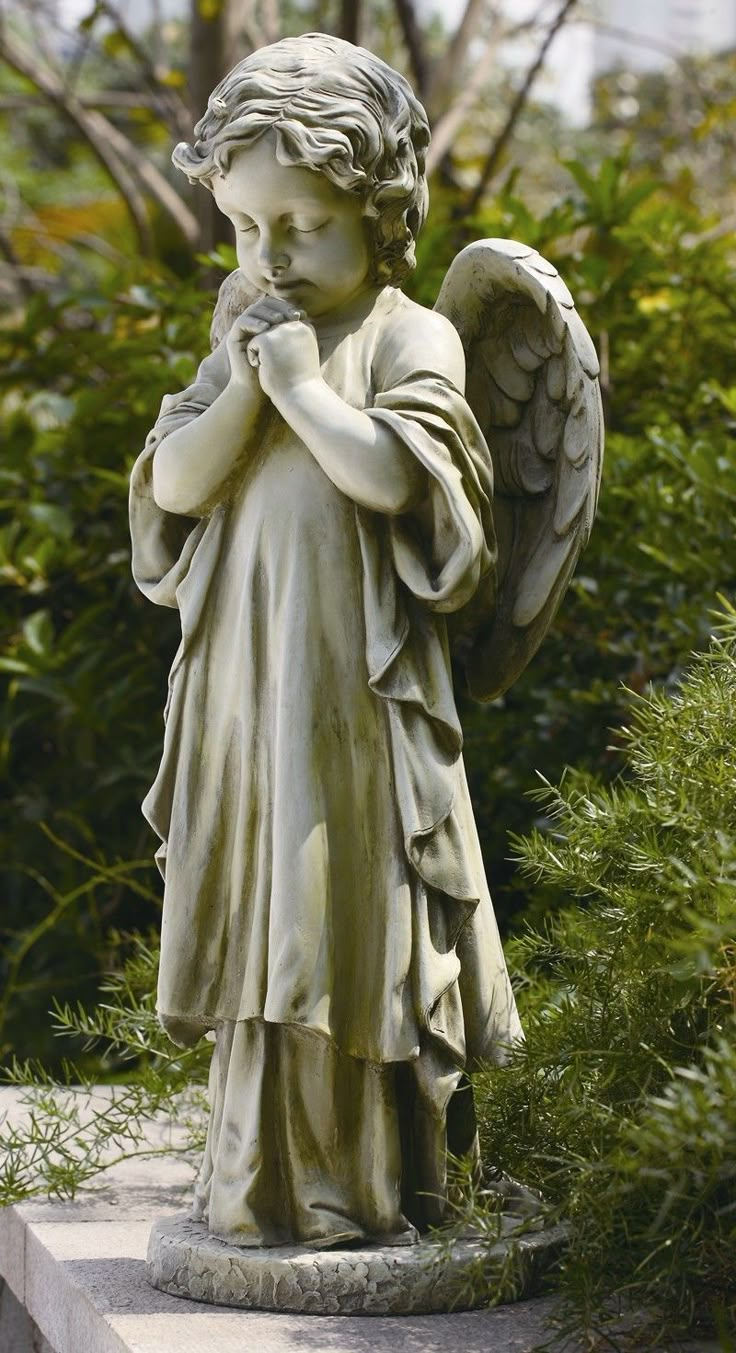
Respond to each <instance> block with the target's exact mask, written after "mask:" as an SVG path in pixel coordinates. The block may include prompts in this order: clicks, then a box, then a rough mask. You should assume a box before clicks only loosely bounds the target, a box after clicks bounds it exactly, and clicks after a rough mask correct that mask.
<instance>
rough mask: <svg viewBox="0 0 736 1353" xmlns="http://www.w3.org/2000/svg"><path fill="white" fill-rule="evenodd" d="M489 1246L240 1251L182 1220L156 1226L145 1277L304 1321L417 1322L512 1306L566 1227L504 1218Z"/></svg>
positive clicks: (173, 1289)
mask: <svg viewBox="0 0 736 1353" xmlns="http://www.w3.org/2000/svg"><path fill="white" fill-rule="evenodd" d="M503 1230H504V1232H505V1234H504V1235H502V1237H501V1238H500V1239H499V1240H498V1241H497V1242H496V1243H495V1244H493V1246H492V1247H491V1246H489V1244H488V1242H485V1243H483V1242H481V1241H480V1240H478V1239H471V1238H469V1239H463V1240H458V1241H454V1242H453V1243H452V1244H447V1243H442V1242H439V1241H436V1240H429V1239H424V1240H422V1241H420V1242H419V1243H417V1244H416V1245H365V1246H362V1247H359V1246H356V1247H354V1248H351V1249H344V1250H314V1249H308V1248H306V1247H303V1246H287V1245H281V1246H274V1247H271V1248H268V1249H245V1248H241V1247H239V1246H237V1245H229V1244H226V1243H225V1242H224V1241H222V1240H216V1239H215V1238H214V1236H211V1235H209V1233H208V1231H207V1228H206V1226H204V1225H203V1224H202V1223H201V1222H194V1221H191V1220H190V1218H189V1217H188V1216H187V1215H186V1214H179V1215H177V1216H174V1217H166V1218H163V1219H161V1220H160V1221H157V1222H155V1223H154V1226H153V1230H152V1231H151V1238H150V1241H149V1245H148V1279H149V1282H150V1283H151V1284H152V1285H153V1286H154V1287H156V1288H158V1289H159V1290H160V1291H162V1292H168V1293H170V1294H171V1295H173V1296H178V1297H189V1298H191V1299H192V1300H194V1301H203V1302H208V1303H211V1304H216V1305H220V1306H235V1307H238V1308H240V1309H244V1310H265V1311H291V1312H296V1313H298V1314H302V1315H310V1314H311V1315H410V1314H414V1315H419V1314H431V1313H433V1312H441V1311H453V1310H457V1311H462V1310H470V1309H473V1308H475V1307H480V1306H488V1305H489V1304H490V1303H492V1302H493V1303H499V1302H508V1301H518V1300H519V1299H520V1298H521V1297H524V1296H528V1295H529V1294H530V1293H531V1292H533V1291H534V1289H535V1288H536V1287H537V1285H538V1283H539V1279H540V1278H541V1276H542V1274H543V1272H544V1270H545V1269H546V1268H548V1267H549V1265H550V1264H551V1263H553V1262H554V1260H555V1259H557V1258H558V1256H559V1255H560V1253H561V1251H562V1248H563V1246H564V1243H565V1231H564V1228H562V1227H552V1228H548V1229H547V1230H538V1231H533V1230H528V1229H527V1230H526V1231H524V1230H520V1229H519V1220H518V1218H515V1217H509V1218H504V1219H503Z"/></svg>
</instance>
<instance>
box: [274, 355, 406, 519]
mask: <svg viewBox="0 0 736 1353" xmlns="http://www.w3.org/2000/svg"><path fill="white" fill-rule="evenodd" d="M274 403H277V400H276V399H275V398H274ZM278 408H279V412H280V413H281V414H282V416H283V418H284V419H285V420H286V422H287V423H288V424H289V426H290V427H291V428H293V430H294V432H295V433H296V434H297V436H298V437H300V438H301V439H302V441H303V442H304V443H305V445H306V446H307V447H308V448H309V450H310V451H311V453H312V455H313V456H314V458H315V460H316V461H317V462H318V463H319V464H320V465H321V466H322V469H323V470H324V472H325V474H327V475H329V477H330V479H331V480H332V482H333V484H334V485H335V487H336V488H338V489H340V491H341V492H342V493H344V494H346V495H347V497H349V498H352V499H353V500H354V502H356V503H359V504H360V505H361V507H368V508H371V509H372V510H373V511H375V512H385V513H388V514H390V515H396V514H398V513H400V512H406V511H407V510H408V509H409V508H410V507H412V506H413V505H414V504H415V503H416V502H418V500H419V498H420V497H421V494H422V492H423V489H424V471H423V469H422V467H421V465H420V464H419V462H418V461H417V459H416V457H415V456H413V455H412V453H411V451H410V450H409V449H408V447H406V446H405V445H404V444H403V442H402V441H401V440H400V438H399V437H397V436H395V434H394V433H393V432H392V431H391V429H390V428H389V427H387V426H386V425H385V424H383V423H380V422H378V421H377V420H375V419H373V418H369V417H368V415H367V414H365V413H363V412H362V410H360V409H354V408H353V407H352V406H351V405H350V404H346V403H345V401H344V400H343V399H341V398H340V396H339V395H337V394H335V392H334V390H331V389H330V387H329V386H328V385H327V384H326V383H325V381H323V380H309V381H304V382H302V383H300V384H297V385H295V386H294V387H292V388H291V389H290V390H289V391H288V392H287V393H286V394H284V395H283V396H281V397H279V398H278Z"/></svg>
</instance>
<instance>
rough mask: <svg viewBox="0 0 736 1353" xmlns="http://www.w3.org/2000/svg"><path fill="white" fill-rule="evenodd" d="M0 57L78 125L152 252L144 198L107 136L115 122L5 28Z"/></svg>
mask: <svg viewBox="0 0 736 1353" xmlns="http://www.w3.org/2000/svg"><path fill="white" fill-rule="evenodd" d="M0 57H2V59H3V60H4V61H6V62H7V64H8V65H9V66H10V67H11V68H12V69H13V70H15V71H17V72H18V74H19V75H23V76H25V78H26V79H27V80H30V81H31V83H32V84H33V85H35V87H36V89H38V90H39V91H40V93H42V94H43V95H44V96H45V97H46V98H47V99H48V101H49V103H52V104H53V105H54V107H56V108H58V109H59V111H60V112H61V113H63V115H64V117H65V118H67V120H68V121H69V122H71V123H72V124H73V125H74V126H75V127H76V128H77V131H78V132H79V133H80V135H81V136H82V137H83V139H84V140H85V141H86V142H87V144H88V146H89V147H90V149H91V151H92V153H93V155H94V156H95V157H96V159H97V160H98V161H99V163H100V164H101V165H102V167H103V169H104V170H105V173H106V174H107V175H108V177H109V178H111V179H112V181H113V183H114V184H115V187H116V188H117V190H118V192H119V193H120V195H121V197H122V198H123V201H124V202H125V205H126V207H127V209H128V215H129V216H130V219H131V222H132V224H133V228H134V230H135V233H136V236H137V238H138V243H139V245H140V248H141V250H142V251H143V252H144V253H145V254H150V253H152V251H153V236H152V233H151V226H150V223H149V220H148V211H147V209H146V202H145V198H144V197H143V194H142V193H141V192H140V191H139V188H138V185H137V183H136V182H135V179H134V178H133V177H132V175H131V174H130V173H129V172H128V169H127V167H126V165H125V164H123V163H122V162H121V160H120V156H119V155H118V154H117V153H116V151H115V150H114V148H113V146H112V145H111V144H110V142H109V140H108V138H107V135H106V132H107V129H108V128H111V127H112V123H109V122H108V120H107V118H105V117H103V115H102V113H98V112H95V111H94V110H92V109H86V108H83V107H82V105H81V103H80V102H79V100H78V99H77V98H76V97H75V95H74V94H72V93H70V92H69V91H68V90H66V89H65V88H64V84H63V82H62V80H61V79H60V78H59V76H58V75H56V74H55V72H54V71H52V70H43V69H41V68H39V65H38V62H37V61H36V60H35V58H34V57H33V56H32V54H31V53H30V52H29V51H27V50H26V49H25V48H23V47H21V46H20V44H19V43H18V42H16V41H14V40H13V39H12V38H11V37H10V36H9V35H8V34H7V33H6V32H5V30H4V28H3V29H0ZM113 130H114V129H113Z"/></svg>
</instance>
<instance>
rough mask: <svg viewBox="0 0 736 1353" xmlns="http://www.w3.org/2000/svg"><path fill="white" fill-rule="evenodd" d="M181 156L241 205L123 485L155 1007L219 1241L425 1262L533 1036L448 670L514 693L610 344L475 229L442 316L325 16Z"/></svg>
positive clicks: (219, 97)
mask: <svg viewBox="0 0 736 1353" xmlns="http://www.w3.org/2000/svg"><path fill="white" fill-rule="evenodd" d="M195 138H196V139H194V140H193V143H192V144H191V145H189V144H185V143H182V144H181V145H178V146H177V147H176V150H175V151H174V163H175V164H176V166H177V167H178V168H179V169H180V170H182V171H183V173H184V174H186V175H187V176H188V178H189V179H190V180H191V181H192V182H193V183H197V184H201V185H203V187H205V188H207V189H208V190H209V191H210V192H211V193H212V194H213V196H214V198H215V201H216V202H217V205H218V207H219V208H220V210H221V211H222V212H224V214H225V215H226V216H227V217H228V218H229V219H230V221H231V222H232V224H233V227H234V230H235V236H236V240H237V258H238V268H237V270H236V271H235V272H233V273H231V275H230V276H229V277H227V278H226V280H225V282H224V283H223V285H222V287H221V289H220V294H219V298H218V301H217V305H216V307H215V311H214V316H213V321H212V350H211V352H210V353H209V354H208V355H206V356H205V357H204V360H203V361H202V364H201V366H200V368H199V371H198V372H197V375H196V379H195V380H194V382H193V384H192V385H190V386H189V388H188V389H186V390H183V391H182V392H181V393H178V394H172V395H168V396H167V397H166V398H165V399H164V401H163V405H162V408H161V413H160V415H159V418H158V421H157V422H156V424H155V427H154V428H153V431H152V432H151V434H150V436H149V438H148V441H147V443H146V447H145V450H144V451H143V452H142V454H141V455H140V457H139V459H138V461H137V462H136V465H135V467H134V470H133V474H132V483H131V523H132V537H133V570H134V575H135V580H136V583H137V585H138V587H139V588H140V589H141V591H142V592H143V593H144V594H145V596H147V597H148V598H149V599H150V600H151V601H153V602H155V603H156V604H157V605H159V606H171V607H176V608H177V609H178V610H179V613H180V617H181V644H180V647H179V650H178V652H177V654H176V657H175V659H174V663H173V666H172V670H171V677H170V682H169V695H168V702H167V707H166V714H165V719H166V724H165V740H164V748H163V756H162V760H161V765H160V769H159V771H158V774H157V777H156V780H155V783H154V785H153V787H152V788H151V790H150V791H149V793H148V795H147V797H146V799H145V802H144V805H143V811H144V813H145V816H146V818H147V819H148V821H149V823H150V824H151V826H152V827H153V828H154V829H155V831H156V833H157V834H158V836H159V837H160V840H161V846H160V849H159V850H158V854H157V860H158V862H159V864H160V867H161V871H162V873H163V875H164V878H165V895H164V910H163V924H162V937H161V968H160V979H159V990H158V1009H159V1014H160V1019H161V1022H162V1024H163V1026H164V1028H165V1029H166V1030H167V1031H168V1033H169V1035H170V1036H171V1038H172V1039H173V1040H174V1041H175V1042H176V1043H179V1044H182V1045H185V1046H188V1045H192V1044H193V1043H195V1042H196V1041H197V1040H198V1039H200V1038H201V1037H203V1036H205V1035H209V1037H210V1040H211V1041H213V1042H214V1047H213V1055H212V1065H211V1073H210V1083H209V1097H210V1118H209V1126H208V1135H207V1143H206V1149H205V1153H204V1159H203V1162H202V1166H201V1169H200V1172H199V1176H198V1180H197V1183H196V1188H195V1196H194V1206H193V1216H194V1218H195V1219H197V1220H199V1221H200V1222H202V1223H204V1224H205V1225H206V1227H207V1228H208V1231H209V1233H210V1234H211V1235H213V1236H215V1237H218V1238H220V1239H222V1240H225V1241H228V1242H230V1243H232V1244H235V1245H237V1246H259V1247H263V1246H276V1245H300V1246H311V1247H313V1248H315V1249H329V1248H334V1247H345V1246H350V1245H356V1244H359V1243H360V1242H366V1241H369V1242H379V1241H380V1242H382V1243H384V1244H390V1245H401V1244H409V1243H411V1242H412V1241H414V1240H415V1239H416V1238H417V1235H418V1234H420V1233H422V1232H425V1231H426V1230H427V1229H428V1228H429V1227H431V1226H434V1225H436V1224H438V1223H439V1222H440V1221H441V1220H442V1217H443V1215H444V1214H445V1212H446V1209H447V1206H448V1203H447V1198H448V1158H450V1159H452V1158H458V1157H459V1158H462V1159H464V1160H465V1161H467V1162H469V1167H468V1168H469V1169H471V1170H472V1169H473V1168H474V1167H475V1165H476V1164H477V1161H478V1142H477V1132H476V1123H475V1119H474V1113H473V1096H472V1086H471V1084H470V1081H469V1072H471V1071H472V1069H473V1068H474V1067H475V1066H477V1065H478V1064H479V1063H489V1062H490V1063H496V1064H499V1063H502V1062H503V1061H504V1059H505V1058H506V1057H507V1056H508V1053H509V1050H510V1049H511V1048H512V1047H513V1046H514V1044H515V1043H517V1041H518V1040H519V1039H520V1038H521V1037H522V1033H521V1028H520V1024H519V1019H518V1016H517V1012H516V1006H515V1003H514V996H513V992H512V987H511V984H510V981H509V976H508V973H507V969H506V965H505V962H504V957H503V953H502V949H501V944H500V941H499V935H498V929H497V926H496V921H495V918H494V913H493V907H492V904H491V898H490V895H489V891H488V886H487V883H486V878H485V873H484V867H483V860H482V857H481V851H480V847H479V843H478V835H477V831H476V827H475V823H474V819H473V810H472V806H471V802H470V797H469V793H468V786H467V782H466V778H465V772H464V768H463V759H462V731H461V727H460V723H459V720H458V714H457V708H456V700H455V694H454V689H453V669H454V670H455V672H456V674H463V675H462V676H458V679H461V680H463V681H465V682H466V683H467V687H468V689H469V691H470V692H471V694H472V695H474V696H475V697H477V698H478V699H480V700H490V699H494V698H495V697H498V696H499V695H500V694H502V693H503V692H504V691H505V690H507V689H508V687H509V686H510V685H511V684H512V683H513V682H514V681H515V679H516V678H517V676H518V675H519V673H520V672H521V671H522V670H523V668H524V667H525V666H526V664H527V662H528V661H529V659H530V658H531V657H532V655H533V654H534V652H535V650H536V649H537V647H538V646H539V644H540V642H541V640H542V638H543V636H544V634H545V632H546V630H547V629H548V627H549V625H550V623H551V621H552V618H553V616H554V613H555V611H556V609H557V607H558V604H559V602H560V600H561V597H562V595H563V593H564V591H565V589H566V587H567V584H568V581H569V579H570V576H571V574H572V571H573V568H574V566H575V563H576V561H577V557H578V554H579V552H580V550H581V548H582V546H583V545H584V543H585V541H586V539H587V537H588V534H589V530H590V525H591V520H592V517H593V513H594V510H595V503H596V496H597V488H598V479H599V467H600V459H601V451H602V418H601V409H600V396H599V388H598V382H597V379H596V377H597V372H598V364H597V361H596V355H595V351H594V348H593V344H592V342H591V340H590V337H589V335H588V333H587V331H586V329H585V327H584V326H583V324H582V322H581V320H580V318H579V316H578V314H577V312H576V310H575V308H574V305H573V301H572V298H571V296H570V294H569V292H568V290H567V288H566V287H565V285H564V283H563V282H562V281H561V279H560V277H559V276H558V274H557V272H556V270H555V269H554V267H552V266H551V265H550V264H549V263H547V262H546V261H545V260H544V259H543V258H541V257H540V256H539V254H538V253H536V252H535V251H534V250H533V249H531V248H529V247H527V246H525V245H522V244H518V243H514V242H512V241H509V240H496V239H492V240H481V241H479V242H478V243H475V244H471V245H470V246H469V247H467V248H465V249H463V250H462V252H461V253H460V254H459V255H458V256H457V258H456V259H455V261H454V263H453V264H452V266H451V267H450V269H449V271H448V273H447V276H446V278H445V281H444V284H443V286H442V288H441V291H440V295H439V299H438V301H437V304H436V305H435V307H434V309H433V310H429V309H426V308H425V307H424V306H421V305H418V304H416V303H415V302H414V301H411V300H409V299H407V297H406V296H405V295H404V294H403V293H402V290H401V285H402V283H403V282H404V280H405V279H406V277H407V276H408V275H409V273H410V271H411V269H412V268H413V267H414V262H415V243H416V239H417V235H418V233H419V231H420V229H421V226H422V223H423V221H424V219H425V215H426V212H427V186H426V180H425V155H426V151H427V146H428V143H429V128H428V123H427V117H426V114H425V112H424V109H423V108H422V106H421V105H420V103H419V102H418V101H417V99H416V98H415V97H414V95H413V93H412V91H411V88H410V87H409V85H408V84H407V82H406V80H405V79H404V78H403V77H402V76H401V75H399V74H398V73H397V72H396V71H394V70H392V69H391V68H390V67H389V66H387V65H386V64H385V63H384V62H383V61H381V60H379V59H378V58H377V57H375V56H373V55H372V54H371V53H370V52H368V51H365V50H363V49H362V48H360V47H355V46H353V45H351V44H350V43H347V42H344V41H341V40H339V39H337V38H333V37H328V36H325V35H323V34H319V33H310V34H308V35H305V36H302V37H298V38H286V39H284V40H283V41H281V42H277V43H275V44H273V45H271V46H269V47H264V48H262V49H260V50H258V51H255V52H254V53H253V54H252V55H251V56H249V57H247V59H246V60H244V61H242V62H241V63H240V64H239V65H237V66H236V67H235V69H234V70H232V71H231V72H230V74H229V75H227V76H226V77H225V78H224V79H223V80H222V82H221V83H220V84H219V85H218V86H217V88H216V89H215V91H214V92H213V94H212V96H211V97H210V100H209V103H208V106H207V110H206V112H205V114H204V116H203V117H202V119H201V121H200V122H199V123H198V124H197V126H196V128H195Z"/></svg>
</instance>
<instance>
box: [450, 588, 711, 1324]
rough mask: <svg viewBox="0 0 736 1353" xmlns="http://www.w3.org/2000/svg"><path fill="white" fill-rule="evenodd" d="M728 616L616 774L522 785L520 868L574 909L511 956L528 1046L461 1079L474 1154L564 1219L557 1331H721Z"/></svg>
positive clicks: (520, 942)
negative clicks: (534, 817) (624, 1311)
mask: <svg viewBox="0 0 736 1353" xmlns="http://www.w3.org/2000/svg"><path fill="white" fill-rule="evenodd" d="M734 622H736V612H733V613H732V615H731V620H730V630H731V632H732V634H733V636H734V637H732V638H730V639H729V638H728V637H724V638H723V639H722V640H720V641H717V642H716V643H715V644H714V645H713V647H712V648H711V650H710V652H709V653H707V654H705V655H701V656H700V657H698V658H697V659H696V660H695V661H694V663H693V665H692V667H691V668H690V670H689V672H688V675H687V677H686V679H685V681H684V683H683V685H682V686H681V687H680V689H679V690H678V691H677V692H676V693H666V692H664V691H659V692H657V693H654V694H652V695H650V696H649V697H648V698H646V699H643V698H642V699H639V700H638V701H637V703H636V706H635V711H634V716H633V719H632V722H631V727H630V729H629V731H628V733H627V753H626V761H627V768H628V776H627V779H626V780H625V781H622V782H619V783H617V784H615V785H613V786H606V785H603V784H602V783H601V782H600V781H599V780H596V779H594V778H592V777H590V776H586V775H581V774H580V773H574V774H570V775H568V776H567V777H566V780H565V782H564V783H563V785H562V787H561V788H560V789H559V790H554V789H551V788H550V787H549V786H547V787H545V788H544V789H543V790H541V791H540V792H539V795H538V797H539V798H540V800H541V801H542V802H543V805H544V808H545V811H546V814H547V815H548V817H549V818H550V819H551V820H552V822H553V828H552V830H551V831H548V832H545V833H544V834H543V833H541V832H539V831H536V832H533V833H532V834H531V835H530V836H529V837H528V838H527V839H525V840H517V842H516V846H517V849H518V852H519V857H520V860H521V862H522V868H523V871H524V873H525V875H526V876H527V877H528V878H530V879H532V880H535V881H538V880H541V881H542V882H543V883H544V884H545V885H546V886H547V887H549V888H551V889H553V890H554V891H555V892H558V893H560V894H562V895H564V896H565V897H567V898H569V899H571V902H572V899H579V905H572V904H571V903H570V904H568V905H567V906H566V907H564V908H563V909H562V910H560V911H558V912H557V914H556V915H554V916H553V917H552V919H550V920H548V922H547V923H546V925H544V926H543V927H542V928H540V929H536V930H535V929H531V928H527V929H526V930H525V932H524V933H523V934H522V935H520V936H519V937H518V938H517V939H516V940H515V941H513V942H512V944H511V946H510V953H509V957H510V961H511V964H512V966H513V967H514V968H516V969H518V970H520V971H521V972H523V974H524V979H523V981H524V985H523V988H522V992H521V998H522V1019H523V1022H524V1025H525V1029H526V1034H527V1042H526V1045H525V1046H524V1047H523V1048H522V1049H520V1050H519V1051H517V1052H516V1053H515V1054H514V1056H513V1059H512V1062H511V1064H510V1066H509V1067H508V1068H507V1069H505V1070H503V1071H494V1070H488V1071H483V1072H481V1073H479V1074H478V1075H477V1076H476V1079H475V1083H476V1093H477V1096H478V1100H479V1109H480V1116H481V1130H482V1141H483V1153H484V1158H485V1159H486V1161H487V1162H488V1163H489V1164H493V1165H498V1166H500V1167H501V1168H503V1169H504V1170H507V1171H508V1172H509V1173H510V1174H512V1175H514V1176H517V1177H518V1178H520V1179H521V1180H522V1181H523V1182H524V1183H525V1184H529V1185H532V1186H535V1187H537V1188H540V1189H541V1190H542V1191H543V1193H544V1194H545V1196H546V1197H547V1198H548V1200H549V1203H550V1211H551V1212H552V1213H553V1214H554V1215H562V1216H564V1217H565V1218H567V1219H568V1220H569V1222H570V1223H571V1244H570V1250H569V1253H568V1255H567V1257H566V1259H565V1261H564V1264H563V1269H562V1289H563V1294H564V1297H565V1303H566V1312H567V1317H568V1326H569V1328H571V1329H576V1330H579V1329H580V1328H581V1326H584V1327H585V1328H586V1329H588V1330H589V1331H595V1330H596V1329H598V1328H605V1325H606V1323H607V1322H608V1321H610V1320H611V1319H613V1318H614V1317H615V1315H616V1309H615V1306H614V1307H612V1306H611V1298H612V1297H620V1298H622V1299H624V1298H625V1300H626V1303H627V1304H629V1305H631V1304H633V1306H634V1309H636V1310H641V1311H645V1312H646V1313H648V1314H649V1315H650V1316H651V1319H652V1325H651V1328H650V1330H649V1339H650V1345H649V1346H651V1347H655V1346H657V1347H658V1346H660V1345H661V1344H662V1343H664V1344H665V1345H666V1346H668V1345H667V1340H668V1339H669V1338H671V1337H672V1335H673V1334H675V1333H677V1332H678V1331H682V1330H684V1329H687V1328H688V1327H690V1326H691V1325H692V1324H694V1323H695V1322H697V1321H703V1322H704V1323H706V1324H708V1325H709V1326H711V1327H716V1328H717V1327H718V1326H719V1325H720V1326H721V1327H723V1328H725V1327H726V1325H727V1323H728V1322H731V1323H732V1322H733V1321H734V1320H736V1274H734V1268H733V1254H734V1246H735V1245H736V1099H735V1098H734V1094H733V1087H734V1085H736V963H735V962H734V960H735V958H736V949H735V948H734V934H736V761H735V760H734V755H733V748H734V745H736V623H734Z"/></svg>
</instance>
